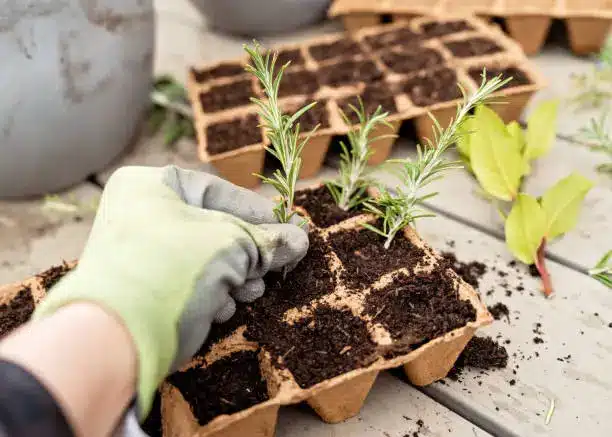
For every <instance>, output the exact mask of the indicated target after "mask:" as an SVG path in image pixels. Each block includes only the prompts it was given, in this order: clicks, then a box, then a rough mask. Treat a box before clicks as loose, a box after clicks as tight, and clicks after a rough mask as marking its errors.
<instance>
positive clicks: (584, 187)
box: [460, 101, 593, 296]
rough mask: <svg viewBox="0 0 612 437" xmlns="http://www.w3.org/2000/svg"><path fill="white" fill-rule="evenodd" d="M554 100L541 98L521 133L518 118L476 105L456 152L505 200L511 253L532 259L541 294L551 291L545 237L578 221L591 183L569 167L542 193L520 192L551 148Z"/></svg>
mask: <svg viewBox="0 0 612 437" xmlns="http://www.w3.org/2000/svg"><path fill="white" fill-rule="evenodd" d="M557 108H558V103H557V102H555V101H551V102H545V103H542V104H541V105H540V106H539V107H538V108H536V109H535V110H534V112H533V114H532V115H531V116H530V118H529V121H528V123H527V131H526V132H525V133H523V131H522V129H521V128H520V126H519V125H518V124H516V123H510V124H509V125H505V124H504V122H503V121H502V120H501V119H500V118H499V116H497V114H495V112H493V111H492V110H490V109H488V108H486V107H479V108H478V109H477V110H476V113H475V116H474V118H473V119H472V120H471V121H470V127H471V129H472V132H471V133H470V134H469V136H468V137H466V138H463V140H462V144H461V146H460V152H461V153H462V155H463V158H464V159H465V160H467V161H468V162H469V165H470V168H471V171H472V172H473V173H474V176H475V177H476V179H477V180H478V182H479V183H480V186H481V187H482V189H483V190H484V191H485V192H486V193H487V194H488V195H489V196H490V197H491V198H492V199H493V200H494V201H495V202H499V201H501V202H508V204H509V205H510V212H509V214H508V215H507V216H506V214H505V212H504V211H503V210H502V207H501V206H500V205H499V204H498V205H497V206H498V209H500V213H501V215H502V216H503V217H504V219H505V234H506V243H507V245H508V248H509V249H510V251H511V252H512V254H513V255H514V256H515V257H516V258H517V259H519V260H520V261H522V262H524V263H526V264H535V266H536V268H537V269H538V272H539V273H540V276H541V278H542V283H543V288H544V293H545V295H547V296H549V295H550V294H551V293H552V292H553V287H552V281H551V278H550V274H549V273H548V270H547V268H546V265H545V250H546V244H547V242H549V241H551V240H553V239H555V238H558V237H559V236H561V235H563V234H565V233H567V232H569V231H570V230H571V229H572V228H573V227H574V226H575V225H576V223H577V221H578V214H579V211H580V206H581V204H582V201H583V199H584V197H585V196H586V194H587V193H588V192H589V190H590V189H591V187H592V186H593V183H592V182H591V181H589V180H588V179H586V178H584V177H583V176H581V175H579V174H577V173H572V174H571V175H569V176H568V177H566V178H564V179H561V180H560V181H558V182H557V183H556V184H555V185H554V186H552V187H551V188H549V189H548V191H546V193H544V195H543V196H542V197H541V198H540V199H536V198H535V197H533V196H531V195H529V194H526V193H522V192H521V182H522V179H523V177H524V176H526V175H528V174H529V172H530V168H531V162H532V161H533V160H534V159H536V158H539V157H541V156H543V155H545V154H546V153H548V151H549V150H550V148H551V147H552V144H553V141H554V137H555V125H556V117H557Z"/></svg>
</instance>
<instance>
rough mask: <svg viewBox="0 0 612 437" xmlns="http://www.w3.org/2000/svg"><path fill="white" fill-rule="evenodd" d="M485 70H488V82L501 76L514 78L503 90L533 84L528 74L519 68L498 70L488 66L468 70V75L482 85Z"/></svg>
mask: <svg viewBox="0 0 612 437" xmlns="http://www.w3.org/2000/svg"><path fill="white" fill-rule="evenodd" d="M483 68H486V70H487V71H486V74H487V76H486V77H487V80H490V79H491V78H494V77H496V76H499V75H500V74H501V75H502V76H503V77H504V78H509V77H511V78H512V80H511V81H510V82H508V83H507V84H506V85H504V86H503V87H502V88H501V89H505V88H515V87H519V86H523V85H529V84H531V83H532V82H531V79H529V76H527V74H526V73H525V72H524V71H523V70H521V69H519V68H516V67H507V68H496V67H487V66H486V65H483V66H481V67H472V68H470V69H469V70H468V74H469V75H470V77H471V78H472V79H473V80H474V81H475V82H476V83H477V84H480V82H482V70H483Z"/></svg>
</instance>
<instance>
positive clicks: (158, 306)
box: [34, 166, 308, 419]
mask: <svg viewBox="0 0 612 437" xmlns="http://www.w3.org/2000/svg"><path fill="white" fill-rule="evenodd" d="M273 206H274V205H273V203H272V202H271V201H270V200H267V199H265V198H263V197H261V196H259V195H258V194H255V193H253V192H251V191H248V190H246V189H243V188H239V187H236V186H234V185H232V184H230V183H229V182H226V181H223V180H222V179H219V178H217V177H215V176H212V175H209V174H206V173H200V172H194V171H187V170H182V169H179V168H177V167H174V166H169V167H164V168H152V167H124V168H121V169H119V170H118V171H117V172H115V174H114V175H113V176H112V177H111V178H110V180H109V181H108V184H107V185H106V188H105V190H104V193H103V194H102V199H101V202H100V206H99V209H98V213H97V216H96V219H95V222H94V225H93V227H92V230H91V234H90V236H89V240H88V242H87V245H86V247H85V250H84V252H83V255H82V257H81V259H80V261H79V264H78V266H77V267H76V269H75V270H74V272H72V273H70V274H68V275H67V276H66V277H65V278H64V279H63V280H62V281H60V282H59V283H58V284H57V285H56V286H55V287H54V288H53V289H52V290H51V292H50V294H49V296H48V297H47V298H46V299H45V300H44V301H43V302H42V304H41V305H40V306H39V307H38V308H37V310H36V312H35V314H34V317H35V318H41V317H44V316H46V315H48V314H51V313H53V312H54V311H56V310H57V309H58V308H60V307H61V306H63V305H66V304H69V303H71V302H74V301H83V300H85V301H93V302H96V303H98V304H99V305H101V306H103V307H104V308H107V309H109V310H110V311H113V312H114V313H116V314H117V315H118V317H119V318H120V319H121V320H122V321H123V323H124V324H125V326H126V327H127V329H128V330H129V332H130V333H131V335H132V337H133V340H134V344H135V345H136V348H137V351H138V358H139V360H138V361H139V369H138V383H137V391H138V398H137V406H138V413H139V414H138V415H139V417H140V418H141V419H144V418H145V417H146V415H147V413H148V411H149V409H150V405H151V403H152V397H153V393H154V391H155V388H156V387H157V386H158V385H159V383H160V382H161V381H162V380H163V378H164V377H165V376H166V375H167V374H168V373H169V372H171V371H173V370H176V369H178V368H180V367H181V366H182V365H184V364H185V363H186V362H188V361H189V359H190V358H191V357H192V355H193V354H194V353H195V352H197V350H198V349H199V348H200V346H201V345H202V343H203V342H204V340H205V339H206V336H207V335H208V332H209V330H210V326H211V323H212V322H213V320H214V321H218V322H222V321H225V320H227V319H229V318H230V317H231V316H232V315H233V313H234V310H235V303H234V300H233V299H237V300H240V301H252V300H254V299H256V298H257V297H259V296H261V295H262V294H263V292H264V284H263V280H262V277H263V276H264V275H265V274H266V273H267V272H268V271H269V270H281V269H282V268H283V267H285V266H289V268H291V267H292V266H295V264H297V262H299V260H301V259H302V257H303V256H304V255H305V254H306V251H307V249H308V236H307V233H306V232H305V230H304V229H301V228H299V227H298V226H295V225H294V224H279V223H278V222H277V220H276V219H275V218H274V215H273V213H272V208H273ZM299 222H300V220H299V218H298V217H296V223H299Z"/></svg>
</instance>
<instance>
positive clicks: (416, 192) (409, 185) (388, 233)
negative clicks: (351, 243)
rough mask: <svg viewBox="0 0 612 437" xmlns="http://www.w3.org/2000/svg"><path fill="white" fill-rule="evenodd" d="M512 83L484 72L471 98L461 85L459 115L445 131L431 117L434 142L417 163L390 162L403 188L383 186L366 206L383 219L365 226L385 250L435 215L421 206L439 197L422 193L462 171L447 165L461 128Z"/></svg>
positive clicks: (455, 164)
mask: <svg viewBox="0 0 612 437" xmlns="http://www.w3.org/2000/svg"><path fill="white" fill-rule="evenodd" d="M510 80H511V78H508V79H505V80H503V79H502V78H501V76H498V77H495V78H493V79H491V80H487V78H486V71H483V73H482V83H481V84H480V87H479V88H478V90H477V91H476V92H475V93H473V94H472V95H471V96H469V97H468V95H467V93H466V91H465V89H464V88H463V87H462V86H461V85H460V84H458V86H459V88H460V90H461V93H462V95H463V103H462V104H459V105H457V112H456V115H455V117H454V119H453V120H451V123H450V125H449V126H448V127H447V128H446V129H444V128H443V127H442V126H441V125H440V123H439V122H438V121H437V120H436V118H435V117H433V116H432V115H431V114H430V117H431V119H432V120H433V123H434V140H433V141H431V140H429V139H427V140H425V144H424V145H418V146H417V158H416V160H414V161H413V160H411V159H410V158H406V159H398V160H391V161H389V162H394V163H397V164H399V165H400V168H399V173H398V176H399V179H400V181H401V185H398V186H396V188H395V192H394V193H392V192H390V191H389V190H388V189H387V188H386V187H383V186H381V187H379V190H380V195H379V196H378V197H377V198H375V199H372V200H369V201H367V202H365V203H364V205H365V207H366V209H368V210H369V211H370V212H372V213H373V214H374V215H375V216H377V217H379V218H380V219H382V228H381V229H378V228H376V227H374V226H372V225H369V224H364V226H365V227H366V228H367V229H369V230H371V231H373V232H376V233H377V234H379V235H381V236H383V237H386V241H385V244H384V247H385V248H386V249H388V248H389V246H390V245H391V242H392V241H393V238H395V235H396V234H397V233H398V232H399V231H400V230H401V229H403V228H404V227H406V226H408V225H410V224H411V223H413V222H414V221H415V220H416V219H418V218H421V217H430V216H431V215H432V214H430V213H427V212H426V211H424V210H422V209H421V208H420V206H419V204H420V203H421V202H422V201H424V200H426V199H428V198H430V197H433V196H435V195H436V194H437V193H427V194H421V191H422V190H423V188H425V187H426V186H427V185H429V184H430V183H432V182H434V181H436V180H438V179H440V178H442V177H443V173H445V172H446V171H448V170H451V169H455V168H460V167H461V164H460V162H459V161H448V160H447V159H446V158H445V157H444V154H445V152H446V151H447V150H448V149H449V148H450V147H451V146H452V145H454V144H456V143H457V141H458V140H459V139H460V137H461V126H462V125H463V123H464V122H465V120H466V119H467V118H468V117H469V114H470V112H471V111H472V110H473V109H474V108H475V107H476V106H478V105H482V104H485V103H486V102H487V101H489V100H490V99H491V95H492V94H493V93H495V92H496V91H498V90H499V89H500V88H501V87H502V86H504V85H505V84H506V83H508V82H509V81H510Z"/></svg>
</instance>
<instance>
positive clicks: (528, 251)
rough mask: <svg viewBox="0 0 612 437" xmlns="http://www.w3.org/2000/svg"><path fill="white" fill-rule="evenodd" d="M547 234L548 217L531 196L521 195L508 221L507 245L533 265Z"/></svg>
mask: <svg viewBox="0 0 612 437" xmlns="http://www.w3.org/2000/svg"><path fill="white" fill-rule="evenodd" d="M545 234H546V215H545V213H544V210H543V209H542V207H541V206H540V204H539V203H538V201H537V200H536V199H535V198H534V197H532V196H530V195H529V194H519V195H518V197H517V199H516V201H515V202H514V205H513V206H512V210H511V211H510V214H509V215H508V219H507V220H506V243H507V244H508V248H509V249H510V251H511V252H512V254H513V255H514V256H515V257H517V258H518V259H519V260H521V261H522V262H524V263H525V264H533V263H534V262H535V260H536V255H537V252H538V248H539V247H540V244H541V243H542V240H543V239H544V236H545Z"/></svg>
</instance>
